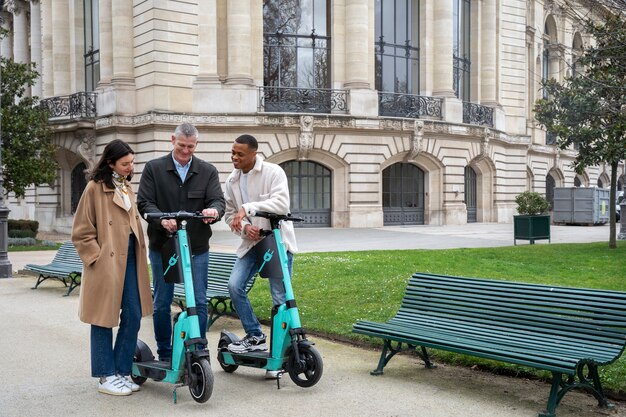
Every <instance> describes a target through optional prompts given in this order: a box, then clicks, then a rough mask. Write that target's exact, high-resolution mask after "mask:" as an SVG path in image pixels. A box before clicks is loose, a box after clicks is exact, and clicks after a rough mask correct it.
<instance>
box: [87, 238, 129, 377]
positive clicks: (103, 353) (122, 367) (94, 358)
mask: <svg viewBox="0 0 626 417" xmlns="http://www.w3.org/2000/svg"><path fill="white" fill-rule="evenodd" d="M121 310H122V313H121V314H120V327H119V329H118V331H117V336H116V337H115V346H114V347H113V329H111V328H108V327H100V326H96V325H95V324H92V325H91V376H93V377H105V376H111V375H115V374H119V375H130V371H131V367H132V365H133V356H134V355H135V347H136V346H137V334H138V333H139V327H140V325H141V300H140V298H139V287H138V285H137V260H136V259H135V237H134V236H132V237H131V238H130V239H129V241H128V261H127V262H126V274H125V276H124V290H123V293H122V305H121Z"/></svg>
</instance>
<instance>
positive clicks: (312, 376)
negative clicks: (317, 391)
mask: <svg viewBox="0 0 626 417" xmlns="http://www.w3.org/2000/svg"><path fill="white" fill-rule="evenodd" d="M288 365H289V366H288V369H287V371H288V372H289V377H290V378H291V380H292V381H293V382H294V383H295V384H296V385H297V386H299V387H303V388H308V387H312V386H313V385H315V384H317V382H318V381H319V380H320V378H321V377H322V372H323V371H324V363H323V362H322V356H321V355H320V354H319V352H318V351H317V350H315V348H313V347H311V346H306V345H304V346H300V360H299V361H298V360H296V355H294V352H293V351H291V355H290V356H289V362H288Z"/></svg>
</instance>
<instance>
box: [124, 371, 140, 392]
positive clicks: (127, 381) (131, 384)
mask: <svg viewBox="0 0 626 417" xmlns="http://www.w3.org/2000/svg"><path fill="white" fill-rule="evenodd" d="M118 377H119V378H120V379H121V380H122V381H123V382H124V384H126V386H127V387H128V388H130V390H131V391H132V392H137V391H139V390H140V389H141V388H140V387H139V385H137V384H135V383H134V382H133V380H132V379H131V378H130V376H124V375H118Z"/></svg>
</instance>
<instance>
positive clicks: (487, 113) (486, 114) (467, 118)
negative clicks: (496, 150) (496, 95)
mask: <svg viewBox="0 0 626 417" xmlns="http://www.w3.org/2000/svg"><path fill="white" fill-rule="evenodd" d="M463 123H468V124H471V125H483V126H489V127H493V107H487V106H481V105H480V104H476V103H467V102H464V103H463Z"/></svg>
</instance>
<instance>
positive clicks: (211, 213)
mask: <svg viewBox="0 0 626 417" xmlns="http://www.w3.org/2000/svg"><path fill="white" fill-rule="evenodd" d="M202 215H203V216H207V218H205V219H202V221H203V222H204V224H208V223H213V222H215V220H217V218H218V217H219V213H218V212H217V210H216V209H214V208H205V209H204V210H202Z"/></svg>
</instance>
